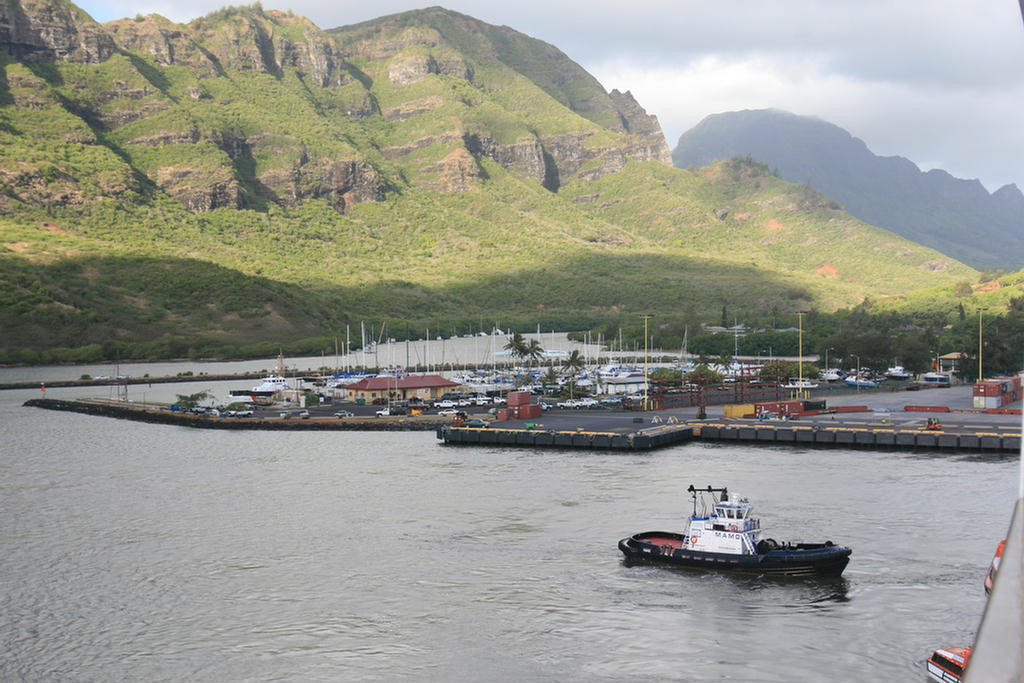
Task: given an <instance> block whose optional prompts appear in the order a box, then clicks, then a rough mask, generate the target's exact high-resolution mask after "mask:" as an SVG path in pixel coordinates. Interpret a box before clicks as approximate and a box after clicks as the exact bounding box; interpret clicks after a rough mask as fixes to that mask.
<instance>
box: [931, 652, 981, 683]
mask: <svg viewBox="0 0 1024 683" xmlns="http://www.w3.org/2000/svg"><path fill="white" fill-rule="evenodd" d="M970 656H971V648H969V647H944V648H940V649H938V650H936V651H935V652H933V653H932V656H931V657H929V658H928V661H927V662H925V669H927V671H928V677H929V678H931V679H932V680H934V681H939V683H959V681H960V680H961V678H962V677H963V675H964V668H965V667H966V666H967V660H968V659H969V658H970Z"/></svg>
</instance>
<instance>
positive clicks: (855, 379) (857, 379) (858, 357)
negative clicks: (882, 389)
mask: <svg viewBox="0 0 1024 683" xmlns="http://www.w3.org/2000/svg"><path fill="white" fill-rule="evenodd" d="M850 355H852V356H853V357H854V358H856V359H857V374H856V375H854V376H853V383H854V384H856V385H857V391H860V356H858V355H857V354H855V353H854V354H850Z"/></svg>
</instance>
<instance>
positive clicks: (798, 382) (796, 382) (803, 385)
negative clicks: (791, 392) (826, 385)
mask: <svg viewBox="0 0 1024 683" xmlns="http://www.w3.org/2000/svg"><path fill="white" fill-rule="evenodd" d="M782 388H783V389H817V388H818V383H817V382H815V381H814V380H811V379H806V378H804V379H791V380H789V381H788V382H786V383H785V384H783V385H782Z"/></svg>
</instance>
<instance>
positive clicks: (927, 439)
mask: <svg viewBox="0 0 1024 683" xmlns="http://www.w3.org/2000/svg"><path fill="white" fill-rule="evenodd" d="M695 431H696V435H697V436H698V437H699V438H701V439H706V440H710V441H745V442H746V441H755V442H760V443H787V444H800V445H802V446H844V447H857V446H863V447H868V448H899V449H903V448H908V449H933V450H935V449H937V450H950V451H956V450H959V451H1019V450H1020V439H1021V436H1020V434H1019V433H1017V434H1013V433H1006V432H1003V431H999V430H992V431H978V430H973V431H968V430H957V431H944V430H935V431H932V430H926V429H898V428H889V427H883V426H864V427H855V426H851V425H842V424H838V425H828V426H826V425H794V424H784V425H780V424H736V423H704V424H701V425H699V426H697V427H696V429H695Z"/></svg>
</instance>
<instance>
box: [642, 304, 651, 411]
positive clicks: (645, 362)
mask: <svg viewBox="0 0 1024 683" xmlns="http://www.w3.org/2000/svg"><path fill="white" fill-rule="evenodd" d="M640 317H641V318H643V319H644V410H645V411H646V410H647V395H648V387H649V385H650V381H649V380H648V379H647V321H648V320H650V319H651V316H650V314H647V313H645V314H644V315H642V316H640Z"/></svg>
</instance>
